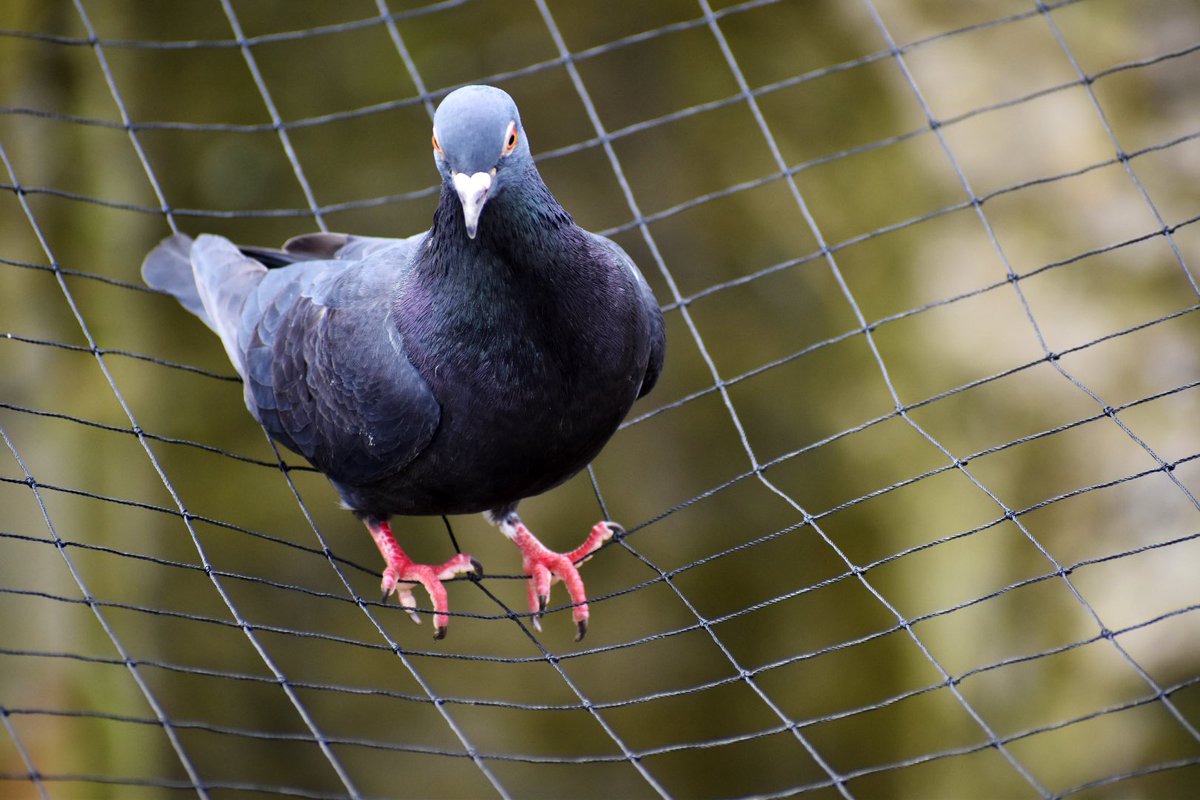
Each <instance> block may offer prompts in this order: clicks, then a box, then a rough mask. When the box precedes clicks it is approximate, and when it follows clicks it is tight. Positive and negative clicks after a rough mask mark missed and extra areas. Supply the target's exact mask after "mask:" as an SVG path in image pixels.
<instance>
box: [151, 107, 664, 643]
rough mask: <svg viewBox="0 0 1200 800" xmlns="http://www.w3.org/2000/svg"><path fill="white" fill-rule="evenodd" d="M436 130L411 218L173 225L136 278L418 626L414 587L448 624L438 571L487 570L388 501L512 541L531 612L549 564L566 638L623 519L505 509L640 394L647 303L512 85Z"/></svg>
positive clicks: (592, 445) (592, 452)
mask: <svg viewBox="0 0 1200 800" xmlns="http://www.w3.org/2000/svg"><path fill="white" fill-rule="evenodd" d="M432 144H433V158H434V163H435V164H436V166H437V169H438V171H439V173H440V174H441V178H442V183H441V194H440V198H439V200H438V205H437V209H436V210H435V211H434V214H433V224H432V227H431V228H430V229H429V230H428V231H426V232H425V233H420V234H417V235H415V236H410V237H408V238H405V239H390V238H380V237H369V236H355V235H347V234H339V233H314V234H308V235H303V236H298V237H295V238H293V239H290V240H288V241H287V242H286V243H285V244H284V245H283V247H282V249H272V248H264V247H249V246H238V245H235V244H233V243H232V242H230V241H229V240H228V239H226V238H224V237H221V236H216V235H212V234H203V235H200V236H198V237H196V238H195V239H194V240H193V239H192V238H190V237H189V236H187V235H184V234H180V233H177V234H175V235H173V236H170V237H168V238H167V239H165V240H163V241H162V243H160V244H159V245H158V246H157V247H156V248H155V249H154V250H152V251H151V252H150V253H149V255H147V256H146V259H145V262H144V263H143V265H142V276H143V278H144V280H145V282H146V283H147V284H148V285H149V286H150V287H152V288H155V289H158V290H161V291H164V292H167V293H169V294H171V295H173V296H174V297H175V298H176V299H177V300H178V301H179V303H180V304H181V305H182V306H183V307H184V308H185V309H187V310H188V311H190V312H191V313H192V314H195V315H196V316H197V317H199V318H200V319H201V320H202V321H203V322H204V323H205V324H206V325H207V326H208V327H209V328H211V329H212V330H213V331H214V332H215V333H216V334H217V335H218V336H219V337H220V340H221V342H222V344H223V345H224V346H225V350H226V352H227V353H228V355H229V360H230V361H231V362H232V364H233V366H234V368H235V369H236V370H237V372H238V374H239V375H240V376H241V377H242V380H243V382H244V386H245V400H246V406H247V407H248V408H249V409H250V413H251V414H253V415H254V417H255V418H256V419H257V420H258V421H259V422H260V423H261V424H262V425H263V427H264V428H265V429H266V431H267V433H268V434H269V435H270V436H271V437H272V438H273V439H274V440H275V441H277V442H279V443H281V444H283V445H284V446H286V447H288V448H290V449H291V450H293V451H295V452H297V453H299V454H300V455H302V456H304V458H306V459H307V460H308V461H309V462H310V463H312V465H313V466H314V467H316V468H317V469H318V470H320V471H321V472H322V473H324V474H325V475H326V477H327V478H328V479H329V481H330V483H331V484H332V485H333V487H334V489H335V490H336V491H337V493H338V495H339V496H340V497H341V500H342V503H343V505H344V506H345V507H346V508H347V509H349V510H350V511H351V512H353V514H354V515H355V516H356V517H358V519H359V520H361V521H362V522H363V523H364V524H365V525H366V527H367V530H368V531H369V532H370V534H371V537H372V538H373V539H374V541H375V544H376V546H377V547H378V549H379V552H380V555H381V556H382V557H383V560H384V563H385V567H384V570H383V576H382V581H381V588H382V590H383V599H384V601H385V602H386V600H387V599H388V597H389V596H390V595H391V594H393V593H395V594H396V596H397V597H398V599H399V602H400V603H401V605H402V606H403V607H405V608H406V610H408V613H409V614H410V616H411V617H412V618H413V619H414V621H417V622H420V617H419V616H418V614H417V604H416V602H415V600H414V597H413V590H414V589H415V588H416V586H417V585H421V586H423V587H424V588H425V590H426V591H427V592H428V594H429V596H430V600H431V603H432V605H433V619H434V627H435V631H434V638H436V639H441V638H442V637H444V636H445V634H446V627H447V625H448V624H449V616H448V611H449V606H448V602H447V593H446V589H445V587H444V586H443V584H442V581H444V580H448V579H450V578H452V577H455V576H459V575H476V576H481V575H482V574H483V573H482V567H481V566H480V565H479V563H478V562H477V561H475V560H474V559H473V558H471V557H470V556H469V555H467V554H465V553H459V554H457V555H455V556H454V557H453V558H451V559H449V560H448V561H446V562H445V563H443V564H436V565H430V564H418V563H414V562H413V561H412V560H411V559H410V558H409V557H408V556H407V555H406V554H405V552H404V550H403V549H402V548H401V547H400V545H399V543H398V542H397V540H396V537H395V534H394V533H393V531H392V527H391V518H392V517H393V516H394V515H401V516H405V515H452V514H468V513H478V512H483V513H484V514H485V515H486V516H487V518H488V519H489V520H490V521H491V522H492V523H493V524H495V525H496V526H498V528H499V530H500V532H501V533H503V534H504V535H505V536H506V537H508V539H510V540H511V541H512V542H513V543H514V544H515V545H516V546H517V548H518V549H519V550H520V553H521V556H522V562H523V563H522V566H523V569H524V573H525V575H526V576H528V581H527V586H528V590H527V600H528V603H529V608H530V611H531V612H532V620H533V623H534V626H535V627H536V628H537V629H538V630H541V624H540V618H541V616H542V615H543V613H544V612H545V611H546V607H547V603H548V601H549V595H550V587H551V585H552V584H554V583H556V582H558V581H562V583H563V584H564V585H565V587H566V590H567V592H568V594H569V596H570V598H571V602H572V607H573V608H572V614H573V617H574V621H575V624H576V641H578V640H580V639H582V638H583V636H584V635H585V634H586V633H587V629H588V605H587V593H586V591H585V589H584V584H583V581H582V579H581V578H580V575H579V570H578V565H579V564H581V563H582V562H583V561H584V560H586V559H587V558H588V557H590V555H591V554H592V553H594V552H595V551H596V550H597V548H599V547H600V546H601V545H602V544H603V543H604V542H605V541H606V540H608V539H609V538H611V537H612V536H613V535H614V534H619V533H620V532H621V528H620V526H619V525H617V524H616V523H613V522H609V521H602V522H599V523H597V524H596V525H595V526H594V527H593V528H592V529H591V531H590V533H589V534H588V535H587V537H586V539H585V541H584V542H583V544H581V545H580V546H579V547H577V548H575V549H574V550H572V551H569V552H565V553H564V552H556V551H552V550H550V549H549V548H547V547H546V546H545V545H543V544H542V543H541V541H539V540H538V539H537V537H535V536H534V535H533V534H532V533H531V532H530V530H529V528H527V527H526V526H525V524H524V523H523V522H522V520H521V518H520V517H519V516H518V515H517V505H518V503H519V502H520V501H521V500H523V499H524V498H527V497H530V496H533V495H537V494H540V493H542V492H545V491H547V490H549V489H551V488H553V487H555V486H557V485H558V484H561V483H562V482H564V481H565V480H567V479H568V478H570V477H571V476H572V475H575V474H576V473H578V472H579V471H580V470H582V469H583V468H584V467H586V466H587V465H588V464H589V463H590V462H591V461H592V460H593V459H594V458H595V456H596V455H597V454H598V453H599V452H600V450H601V448H602V447H603V446H604V444H605V443H606V442H607V441H608V439H609V438H610V437H611V436H612V435H613V433H615V432H616V430H617V427H618V425H619V424H620V422H621V421H622V419H624V417H625V415H626V414H627V413H628V411H629V409H630V407H631V406H632V405H633V402H634V401H635V400H636V399H638V398H640V397H642V396H644V395H645V394H646V393H647V392H649V391H650V390H651V388H652V387H653V386H654V384H655V382H656V381H657V379H658V376H659V374H660V372H661V370H662V366H663V355H664V348H665V332H664V325H663V317H662V312H661V310H660V308H659V305H658V303H657V302H656V301H655V299H654V295H653V293H652V291H651V289H650V287H649V285H648V284H647V282H646V280H645V278H644V277H643V276H642V274H641V273H640V272H639V271H638V268H637V267H636V266H635V265H634V263H633V261H632V259H630V257H629V255H628V254H626V253H625V251H624V250H622V249H621V247H620V246H618V245H617V244H616V243H615V242H613V241H611V240H609V239H607V238H605V237H603V236H599V235H596V234H594V233H590V232H588V231H585V230H584V229H582V228H581V227H579V226H578V225H577V224H576V223H575V221H574V219H573V218H572V217H571V215H570V214H568V213H567V212H566V211H565V210H564V209H563V207H562V206H561V205H560V204H559V202H558V201H557V200H556V199H555V198H554V196H553V195H552V194H551V193H550V190H549V189H548V188H547V186H546V184H545V183H544V182H543V180H542V177H541V175H540V174H539V173H538V170H537V167H536V166H535V164H534V160H533V157H532V155H531V153H530V149H529V140H528V138H527V137H526V135H525V130H524V128H523V127H522V125H521V117H520V115H519V114H518V112H517V106H516V104H515V103H514V102H513V99H512V98H511V97H510V96H509V95H508V94H507V93H506V92H504V91H502V90H500V89H497V88H494V87H490V86H465V87H462V88H460V89H457V90H455V91H453V92H451V93H450V94H448V95H447V96H446V97H445V98H444V99H443V100H442V102H441V103H440V104H439V106H438V108H437V111H436V113H435V114H434V121H433V141H432Z"/></svg>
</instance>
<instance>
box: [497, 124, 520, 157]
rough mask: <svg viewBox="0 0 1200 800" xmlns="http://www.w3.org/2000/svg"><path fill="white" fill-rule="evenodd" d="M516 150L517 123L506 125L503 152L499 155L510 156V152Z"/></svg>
mask: <svg viewBox="0 0 1200 800" xmlns="http://www.w3.org/2000/svg"><path fill="white" fill-rule="evenodd" d="M516 149H517V123H515V122H510V123H508V135H507V136H505V137H504V150H503V151H501V153H500V154H501V155H504V156H508V155H512V151H513V150H516Z"/></svg>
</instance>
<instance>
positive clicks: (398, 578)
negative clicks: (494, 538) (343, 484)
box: [365, 520, 483, 639]
mask: <svg viewBox="0 0 1200 800" xmlns="http://www.w3.org/2000/svg"><path fill="white" fill-rule="evenodd" d="M365 522H366V525H367V530H369V531H370V532H371V538H372V539H374V540H375V545H376V546H377V547H378V548H379V554H380V555H382V556H383V560H384V561H386V562H387V567H386V568H385V569H384V570H383V580H382V581H381V582H380V587H381V588H382V589H383V600H384V602H386V601H387V599H388V595H390V594H391V593H392V592H395V593H396V597H397V598H398V599H399V600H400V604H401V605H402V606H404V607H405V610H406V611H408V616H409V617H411V618H412V621H413V622H416V623H417V624H420V622H421V618H420V616H418V615H417V600H416V598H415V597H413V589H414V588H416V586H417V584H421V585H422V586H424V587H425V591H427V592H429V599H430V600H432V601H433V620H434V632H433V638H434V639H444V638H445V637H446V626H447V625H448V624H449V622H450V616H449V614H448V612H449V610H450V604H449V602H448V600H447V598H446V587H445V586H443V585H442V581H444V580H448V579H450V578H453V577H455V576H456V575H465V574H468V573H475V574H476V575H483V567H482V566H480V564H479V562H478V561H476V560H475V559H473V558H471V557H470V556H469V555H467V554H466V553H459V554H458V555H456V556H455V557H454V558H452V559H450V560H449V561H447V562H446V563H445V564H442V565H441V566H437V565H432V564H417V563H414V562H413V560H412V559H411V558H409V557H408V554H407V553H405V552H404V551H403V550H402V549H400V545H399V544H398V543H397V542H396V537H395V536H394V535H393V534H392V526H391V525H389V524H388V523H387V521H386V520H385V521H383V522H376V521H372V520H366V521H365Z"/></svg>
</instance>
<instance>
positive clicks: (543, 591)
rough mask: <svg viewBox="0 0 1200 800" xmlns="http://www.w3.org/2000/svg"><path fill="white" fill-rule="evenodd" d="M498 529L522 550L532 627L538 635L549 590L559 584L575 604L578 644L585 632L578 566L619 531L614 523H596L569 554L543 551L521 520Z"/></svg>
mask: <svg viewBox="0 0 1200 800" xmlns="http://www.w3.org/2000/svg"><path fill="white" fill-rule="evenodd" d="M501 529H502V530H503V531H504V533H505V534H506V535H507V536H508V537H509V538H510V539H512V540H513V543H514V544H516V546H517V547H519V548H520V549H521V556H522V558H523V562H524V568H525V574H526V575H528V576H529V583H528V590H529V610H530V611H532V612H533V627H534V628H536V629H537V630H539V631H540V630H541V629H542V622H541V617H542V612H544V611H545V610H546V605H547V603H549V602H550V587H551V586H552V585H553V584H554V583H556V582H557V581H560V580H561V581H562V582H563V584H564V585H566V587H567V593H568V594H569V595H570V596H571V602H572V603H574V604H575V608H574V609H573V611H572V614H573V616H574V617H575V625H576V627H577V628H578V633H577V634H576V635H575V641H577V642H578V641H579V640H580V639H582V638H583V637H584V636H585V635H586V634H587V630H588V605H587V592H586V591H585V590H584V588H583V579H582V578H580V577H579V569H578V564H582V563H583V562H584V561H587V560H588V558H590V557H591V554H592V553H594V552H595V551H596V549H597V548H599V547H600V545H602V544H604V542H606V541H607V540H608V539H609V538H611V537H612V535H613V533H615V532H616V531H619V530H621V527H620V526H619V525H617V524H616V523H615V522H597V523H596V525H595V527H593V528H592V532H591V533H589V534H588V537H587V540H586V541H584V543H583V544H581V545H580V546H579V547H577V548H575V549H574V550H572V551H571V552H570V553H556V552H554V551H553V550H548V549H546V546H545V545H543V544H542V543H541V542H539V541H538V540H537V537H536V536H534V535H533V534H532V533H530V532H529V529H528V528H526V527H525V524H524V523H523V522H521V521H520V520H516V521H515V522H505V523H503V524H502V525H501Z"/></svg>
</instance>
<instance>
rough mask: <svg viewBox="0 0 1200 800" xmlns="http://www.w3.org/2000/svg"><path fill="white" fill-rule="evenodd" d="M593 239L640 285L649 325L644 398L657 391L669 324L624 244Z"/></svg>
mask: <svg viewBox="0 0 1200 800" xmlns="http://www.w3.org/2000/svg"><path fill="white" fill-rule="evenodd" d="M588 235H589V236H591V237H592V239H593V240H594V241H596V242H598V243H599V244H600V245H601V246H602V247H603V248H604V249H605V250H607V251H608V252H609V253H611V254H612V255H613V257H614V258H615V259H616V261H617V263H619V264H620V265H621V267H622V268H623V269H624V270H625V271H626V272H627V273H628V274H629V275H630V276H631V277H632V278H633V281H634V283H635V284H636V285H637V290H638V293H639V297H640V299H641V304H642V310H643V311H644V312H645V314H646V318H647V322H649V324H650V358H649V360H648V361H647V362H646V374H645V375H644V376H643V377H642V386H641V388H640V389H638V394H637V396H638V397H639V398H640V397H645V396H646V395H647V394H649V393H650V390H651V389H653V388H654V384H656V383H658V376H659V375H660V374H662V368H663V361H664V359H665V358H666V350H667V331H666V325H665V324H664V322H663V315H662V308H661V307H660V306H659V305H658V300H656V299H655V298H654V292H653V291H652V290H651V289H650V284H649V283H647V282H646V278H645V277H644V276H643V275H642V273H641V270H639V269H638V268H637V265H636V264H634V263H633V259H632V258H630V257H629V254H628V253H626V252H625V250H624V248H622V247H621V245H619V244H617V243H616V242H614V241H613V240H612V239H608V238H606V237H604V236H600V235H598V234H595V233H590V232H589V234H588Z"/></svg>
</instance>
